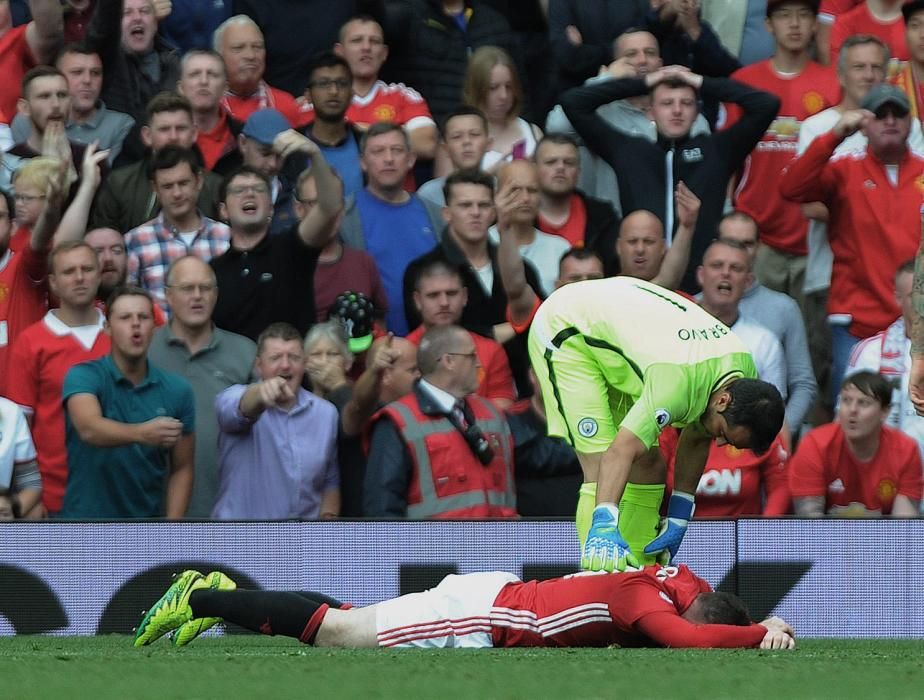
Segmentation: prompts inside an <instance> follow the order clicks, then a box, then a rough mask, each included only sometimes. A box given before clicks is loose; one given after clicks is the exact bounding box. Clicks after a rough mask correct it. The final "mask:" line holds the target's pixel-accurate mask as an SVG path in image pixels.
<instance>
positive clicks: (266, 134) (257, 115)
mask: <svg viewBox="0 0 924 700" xmlns="http://www.w3.org/2000/svg"><path fill="white" fill-rule="evenodd" d="M291 128H292V126H291V125H290V124H289V120H288V119H286V118H285V117H284V116H282V112H280V111H279V110H276V109H258V110H257V111H256V112H254V113H253V114H251V115H250V116H249V117H247V121H246V122H244V129H243V130H242V131H241V133H242V134H244V136H246V137H247V138H249V139H253V140H254V141H258V142H259V143H262V144H263V145H264V146H272V145H273V141H275V140H276V137H277V136H279V134H281V133H282V132H283V131H288V130H289V129H291Z"/></svg>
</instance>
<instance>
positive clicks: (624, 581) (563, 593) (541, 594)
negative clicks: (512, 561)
mask: <svg viewBox="0 0 924 700" xmlns="http://www.w3.org/2000/svg"><path fill="white" fill-rule="evenodd" d="M711 590H712V588H711V587H710V586H709V584H708V583H707V582H706V581H704V580H703V579H701V578H699V577H698V576H697V575H696V574H694V573H693V572H692V571H690V570H689V569H688V568H687V567H686V566H684V565H681V566H679V567H675V566H667V567H662V566H657V565H655V566H647V567H645V568H644V569H643V570H642V571H634V572H626V573H621V574H607V573H605V572H582V573H579V574H573V575H571V576H565V577H563V578H555V579H550V580H548V581H527V582H523V583H511V584H508V585H507V586H505V587H504V588H503V589H501V592H500V593H499V594H498V596H497V598H496V599H495V601H494V606H493V608H492V610H491V627H492V632H491V636H492V638H493V643H494V646H496V647H514V646H522V647H529V646H549V647H605V646H611V645H619V646H625V647H639V646H653V645H655V646H699V647H746V646H756V645H758V644H759V643H760V641H761V640H762V639H763V637H764V634H765V633H766V631H767V630H766V628H764V627H763V626H762V625H753V624H752V625H750V626H740V627H739V626H734V625H693V624H691V623H689V622H687V621H686V620H685V619H684V618H682V617H681V615H682V614H683V613H684V611H686V609H687V608H689V607H690V605H691V604H692V603H693V601H694V600H695V599H696V597H697V596H698V595H699V594H700V593H707V592H709V591H711Z"/></svg>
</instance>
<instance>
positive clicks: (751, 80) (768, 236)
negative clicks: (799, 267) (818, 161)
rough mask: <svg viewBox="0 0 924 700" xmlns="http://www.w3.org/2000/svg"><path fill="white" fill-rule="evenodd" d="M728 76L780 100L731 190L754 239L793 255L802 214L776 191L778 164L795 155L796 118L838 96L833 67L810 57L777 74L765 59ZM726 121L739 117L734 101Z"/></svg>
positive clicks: (799, 243) (800, 241)
mask: <svg viewBox="0 0 924 700" xmlns="http://www.w3.org/2000/svg"><path fill="white" fill-rule="evenodd" d="M732 78H734V79H735V80H739V81H741V82H742V83H746V84H747V85H751V86H752V87H755V88H758V89H760V90H764V91H766V92H769V93H771V94H774V95H776V96H777V97H779V98H780V100H781V101H782V104H781V106H780V111H779V113H778V114H777V117H776V119H774V120H773V123H772V124H770V127H769V128H768V129H767V132H766V133H765V134H764V136H763V138H762V139H761V140H760V141H759V142H758V144H757V145H756V146H755V147H754V150H753V151H751V155H750V156H748V158H747V160H746V161H745V164H744V170H743V173H742V176H741V180H740V181H739V182H738V188H737V189H736V190H735V208H736V209H740V210H741V211H743V212H745V213H747V214H749V215H750V216H752V217H753V218H754V220H755V221H757V225H758V227H759V229H760V240H761V242H763V243H766V244H767V245H769V246H770V247H772V248H776V249H777V250H781V251H783V252H785V253H790V254H793V255H805V254H806V253H807V252H808V248H807V247H806V233H807V231H808V220H807V219H806V218H805V216H803V214H802V208H801V206H800V205H799V204H797V203H795V202H788V201H786V200H784V199H783V197H782V196H781V195H780V193H779V187H778V183H779V181H780V177H781V176H782V172H783V168H785V167H786V166H787V165H788V164H789V162H790V161H791V160H792V159H793V158H794V157H795V156H796V147H797V145H798V141H799V128H800V126H801V125H802V122H803V121H805V120H806V119H807V118H808V117H811V116H812V115H814V114H817V113H818V112H820V111H822V110H824V109H828V108H829V107H833V106H834V105H836V104H838V103H839V102H840V99H841V86H840V84H839V83H838V81H837V76H836V74H835V73H834V71H833V70H831V69H830V68H826V67H825V66H822V65H820V64H818V63H815V62H814V61H812V62H809V63H808V64H807V65H806V66H805V68H803V69H802V72H801V73H799V74H798V75H794V76H781V75H780V74H779V73H777V72H776V70H774V68H773V65H772V64H771V62H770V61H761V62H760V63H755V64H752V65H750V66H745V67H744V68H742V69H740V70H738V71H736V72H735V73H734V74H733V75H732ZM726 108H727V110H728V124H733V123H734V122H735V121H737V120H738V119H739V118H740V115H741V110H740V108H739V107H738V106H737V105H726Z"/></svg>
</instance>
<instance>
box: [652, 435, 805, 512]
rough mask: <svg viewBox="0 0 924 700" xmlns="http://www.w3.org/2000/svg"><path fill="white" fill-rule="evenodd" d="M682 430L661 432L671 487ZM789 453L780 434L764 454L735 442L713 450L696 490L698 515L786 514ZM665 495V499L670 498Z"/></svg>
mask: <svg viewBox="0 0 924 700" xmlns="http://www.w3.org/2000/svg"><path fill="white" fill-rule="evenodd" d="M679 437H680V433H679V431H677V430H675V429H671V430H665V431H664V432H662V433H661V437H660V447H661V454H662V455H664V461H665V462H667V481H666V484H667V488H668V490H670V489H671V488H672V487H673V483H674V466H675V463H676V461H677V441H678V439H679ZM788 460H789V453H788V451H787V450H786V447H785V446H784V445H783V439H782V438H781V437H779V436H777V438H776V440H774V441H773V442H772V443H771V445H770V449H769V450H767V452H766V453H765V454H763V455H757V454H755V453H754V452H753V451H751V450H739V449H738V448H737V447H734V446H733V445H723V446H721V447H719V446H718V445H717V444H716V443H715V441H713V443H712V447H711V448H710V450H709V457H708V459H707V461H706V468H705V470H704V471H703V476H702V477H701V478H700V480H699V486H698V487H697V489H696V517H697V518H737V517H739V516H742V515H764V516H774V515H786V514H787V513H789V512H790V500H791V499H790V497H789V471H788V470H787V468H786V467H787V463H788ZM668 495H669V494H665V499H664V501H665V502H666V501H667V496H668Z"/></svg>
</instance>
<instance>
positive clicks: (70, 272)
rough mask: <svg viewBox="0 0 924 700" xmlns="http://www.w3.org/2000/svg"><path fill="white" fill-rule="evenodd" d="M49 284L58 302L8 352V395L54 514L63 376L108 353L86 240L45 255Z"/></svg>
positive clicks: (63, 472) (62, 451) (62, 462)
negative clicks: (23, 421)
mask: <svg viewBox="0 0 924 700" xmlns="http://www.w3.org/2000/svg"><path fill="white" fill-rule="evenodd" d="M48 269H49V273H48V282H49V286H50V287H51V291H52V292H53V293H54V294H55V296H56V297H58V299H59V301H60V303H61V306H60V308H57V309H52V310H50V311H48V313H46V314H45V317H44V318H43V319H42V320H41V321H39V322H38V323H33V324H32V325H31V326H29V327H28V328H26V329H25V330H24V331H23V332H22V333H21V334H20V336H19V338H17V339H16V343H15V345H13V347H12V350H11V352H10V365H9V366H10V367H11V368H15V371H11V372H10V375H9V377H8V378H7V383H6V392H7V397H8V398H10V399H12V400H13V401H15V402H16V403H18V404H19V405H20V406H22V408H23V410H24V411H25V412H26V415H27V416H28V417H29V419H30V422H31V424H32V434H33V437H34V438H35V447H36V451H37V453H38V464H39V472H40V473H41V475H42V503H43V505H44V508H45V510H46V511H47V512H48V513H49V514H51V515H54V514H56V513H57V512H58V511H59V510H61V504H62V502H63V500H64V487H65V486H66V485H67V450H66V448H65V446H64V405H63V404H62V403H61V388H62V387H63V385H64V375H66V374H67V371H68V370H69V369H70V368H71V367H73V366H74V365H76V364H77V363H79V362H89V361H90V360H95V359H97V358H100V357H102V356H103V355H106V354H107V353H108V352H109V336H108V335H107V334H106V333H104V332H103V326H104V321H105V317H104V316H103V314H102V312H101V311H100V310H99V309H98V308H97V307H96V290H97V288H98V287H99V281H100V264H99V260H98V258H97V255H96V251H95V250H94V249H93V248H92V247H91V246H90V244H88V243H86V242H85V241H70V242H67V243H62V244H61V245H58V246H56V247H55V248H54V250H52V251H51V254H50V255H49V257H48Z"/></svg>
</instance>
